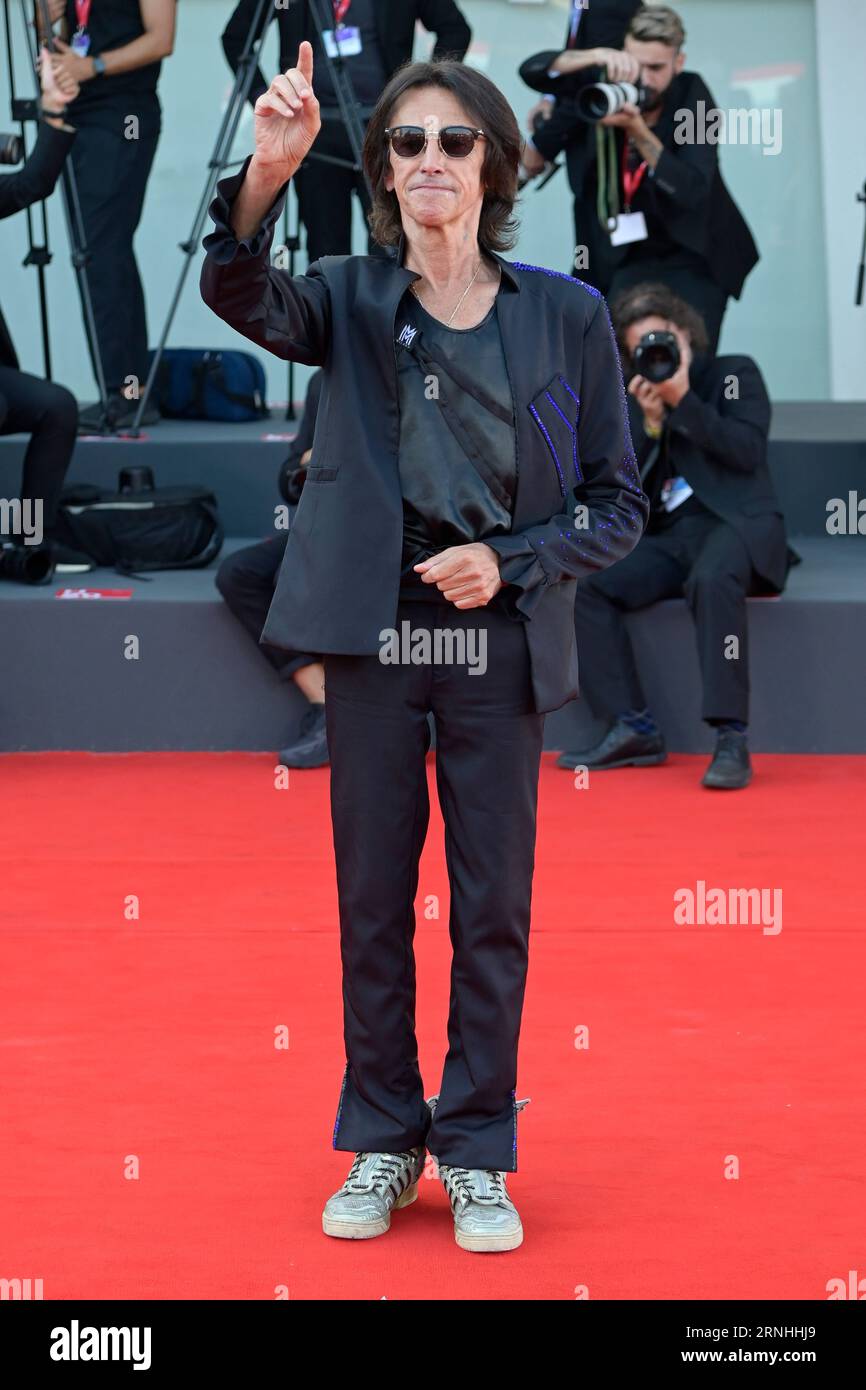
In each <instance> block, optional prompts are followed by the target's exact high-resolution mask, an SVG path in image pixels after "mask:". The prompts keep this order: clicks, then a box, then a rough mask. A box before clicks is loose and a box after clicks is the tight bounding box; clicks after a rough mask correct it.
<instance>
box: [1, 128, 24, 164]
mask: <svg viewBox="0 0 866 1390" xmlns="http://www.w3.org/2000/svg"><path fill="white" fill-rule="evenodd" d="M23 158H24V142H23V140H22V139H21V136H20V135H8V134H7V133H6V131H5V130H4V131H0V164H20V163H21V161H22V159H23Z"/></svg>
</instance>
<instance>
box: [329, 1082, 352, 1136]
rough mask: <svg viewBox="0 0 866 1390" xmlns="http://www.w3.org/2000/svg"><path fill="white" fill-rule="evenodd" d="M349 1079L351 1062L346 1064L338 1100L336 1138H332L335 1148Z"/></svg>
mask: <svg viewBox="0 0 866 1390" xmlns="http://www.w3.org/2000/svg"><path fill="white" fill-rule="evenodd" d="M348 1079H349V1063H348V1062H347V1063H346V1066H345V1069H344V1071H343V1084H342V1086H341V1087H340V1099H339V1101H338V1103H337V1118H336V1120H335V1122H334V1138H333V1140H332V1142H331V1147H332V1148H333V1149H335V1148H336V1147H337V1130H338V1129H339V1128H340V1116H341V1115H342V1113H343V1097H344V1095H345V1094H346V1082H347V1081H348Z"/></svg>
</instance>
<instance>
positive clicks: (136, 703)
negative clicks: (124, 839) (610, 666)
mask: <svg viewBox="0 0 866 1390" xmlns="http://www.w3.org/2000/svg"><path fill="white" fill-rule="evenodd" d="M238 544H239V542H231V543H230V544H229V545H228V546H227V547H226V551H228V550H231V549H232V548H234V547H235V546H237V545H238ZM798 544H799V547H800V550H801V553H802V554H803V556H804V563H803V564H802V565H801V566H799V567H798V568H796V569H795V570H794V571H793V572H792V575H791V578H790V581H789V588H788V591H787V592H786V593H785V594H784V595H783V596H782V597H781V598H778V599H766V600H765V599H756V600H750V603H749V608H750V612H749V632H750V649H751V659H752V689H753V711H752V724H751V745H752V747H753V749H754V750H755V751H759V752H798V753H863V752H866V720H864V700H863V691H864V689H866V583H864V582H863V581H864V570H866V567H864V554H866V551H864V548H863V547H864V546H866V541H860V540H857V539H853V538H852V539H848V538H837V539H828V538H825V539H824V540H822V541H815V540H812V539H809V538H805V539H803V540H801V541H799V542H798ZM215 568H216V567H215V566H211V567H210V568H209V569H208V570H201V571H192V572H187V573H178V572H174V573H170V574H160V575H155V576H154V577H153V579H152V581H151V582H150V583H144V582H143V581H136V580H127V579H125V578H122V577H121V576H119V575H117V574H115V573H114V572H113V571H110V570H101V571H95V572H94V573H92V574H91V575H88V576H83V577H74V578H70V579H69V580H68V581H64V582H66V583H68V585H69V587H76V588H77V587H79V586H81V585H82V584H84V585H86V586H89V587H106V588H127V587H128V588H131V589H132V590H133V598H132V599H131V600H129V601H126V600H87V599H78V600H60V599H58V598H56V597H55V594H56V591H57V589H58V588H60V587H61V585H60V584H58V583H57V582H56V581H55V583H53V584H52V585H50V586H47V587H45V588H34V589H31V588H27V587H26V586H23V585H17V584H16V585H13V584H5V583H4V584H2V585H0V627H2V632H3V645H4V652H5V656H6V660H5V662H4V679H3V681H2V682H0V748H2V750H3V751H6V752H9V751H37V750H49V749H89V750H92V751H98V752H134V751H144V750H223V751H227V750H250V751H273V752H276V750H278V749H279V748H280V747H281V746H283V745H284V744H285V743H286V742H287V741H288V740H289V738H290V737H292V736H293V734H294V733H295V731H296V730H297V727H298V723H299V720H300V717H301V715H302V713H303V711H304V709H305V708H306V706H305V703H304V701H303V699H302V697H301V696H300V695H299V693H298V692H297V690H296V689H295V687H294V685H293V684H292V683H291V682H284V681H281V680H280V679H279V678H278V676H277V675H276V674H275V673H274V671H273V669H272V668H271V666H270V665H269V664H268V663H267V661H266V660H265V658H264V656H263V655H262V653H261V652H260V651H259V650H258V649H257V647H256V645H255V644H254V643H253V642H252V641H251V640H250V638H249V637H248V636H247V635H246V633H245V632H243V631H242V629H241V628H240V627H239V625H238V624H237V623H236V622H235V620H234V619H233V618H232V617H231V616H230V614H229V613H228V612H227V611H226V609H225V606H224V605H223V603H222V600H221V599H220V596H219V594H218V593H217V591H216V589H215V587H214V573H215ZM628 622H629V627H630V631H631V633H632V637H633V641H634V644H635V650H636V653H637V658H638V664H639V668H640V671H641V676H642V679H643V680H644V683H645V689H646V693H647V697H648V699H649V702H650V705H651V707H652V709H653V711H654V713H655V714H656V717H657V718H658V720H659V722H660V724H661V726H662V728H663V729H664V731H665V735H666V737H667V740H668V745H669V747H670V748H671V750H672V751H674V752H706V751H708V750H709V749H710V747H711V743H712V736H711V733H710V731H709V729H708V728H707V726H706V725H704V724H703V723H702V722H701V720H700V680H699V672H698V665H697V656H696V648H695V642H694V635H693V627H692V623H691V619H690V617H689V614H688V612H687V610H686V607H685V604H684V603H683V602H682V601H681V600H674V601H670V602H665V603H661V604H657V605H655V606H654V607H653V608H651V609H646V610H644V611H643V612H642V613H639V614H634V615H632V616H631V617H630V618H629V619H628ZM130 635H134V636H135V637H137V638H138V644H139V657H138V659H137V660H127V659H126V657H125V655H124V650H125V646H126V642H127V638H128V637H129V636H130ZM596 732H597V726H596V725H595V724H594V722H593V721H592V719H591V717H590V715H589V713H588V711H587V709H586V706H585V704H584V703H583V702H582V701H580V700H577V701H573V702H572V703H571V704H569V705H568V706H566V707H565V708H564V709H562V710H559V711H557V712H555V713H554V714H552V715H550V716H548V719H547V721H546V731H545V747H546V748H548V749H561V748H579V747H585V746H587V743H588V742H591V741H592V738H593V736H594V734H595V733H596Z"/></svg>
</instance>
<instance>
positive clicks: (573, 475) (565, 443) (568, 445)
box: [527, 373, 583, 497]
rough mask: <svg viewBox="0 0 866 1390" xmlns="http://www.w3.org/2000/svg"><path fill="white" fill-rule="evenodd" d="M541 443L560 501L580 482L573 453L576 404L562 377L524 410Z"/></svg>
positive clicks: (571, 389)
mask: <svg viewBox="0 0 866 1390" xmlns="http://www.w3.org/2000/svg"><path fill="white" fill-rule="evenodd" d="M527 409H528V410H529V413H530V415H531V416H532V418H533V420H534V421H535V426H536V428H537V429H538V430H539V431H540V433H541V436H542V438H543V439H544V443H545V446H546V448H547V452H548V454H549V455H550V463H551V467H552V468H554V469H555V470H556V479H557V482H558V484H559V490H560V492H561V493H562V495H563V497H565V496H566V495H567V494H568V491H569V490H570V489H571V488H573V487H574V486H575V485H576V484H577V483H581V482H582V481H583V474H582V473H581V471H580V458H579V456H578V450H577V427H578V421H579V419H580V400H579V399H578V396H577V392H576V391H575V390H574V388H573V387H572V386H570V385H569V383H568V381H567V380H566V379H565V377H564V376H561V375H560V374H559V373H557V375H556V376H554V377H551V379H550V381H549V382H548V383H547V385H546V386H545V387H543V389H542V390H541V391H539V392H538V393H537V394H536V395H535V396H533V398H532V400H531V401H530V402H529V405H528V407H527Z"/></svg>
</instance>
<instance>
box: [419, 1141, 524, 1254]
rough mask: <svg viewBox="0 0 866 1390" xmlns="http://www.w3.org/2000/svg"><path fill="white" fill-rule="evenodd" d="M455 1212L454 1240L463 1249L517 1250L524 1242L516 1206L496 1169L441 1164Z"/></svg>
mask: <svg viewBox="0 0 866 1390" xmlns="http://www.w3.org/2000/svg"><path fill="white" fill-rule="evenodd" d="M439 1176H440V1178H441V1179H442V1182H443V1183H444V1185H445V1191H446V1192H447V1193H448V1198H449V1201H450V1202H451V1210H452V1212H453V1213H454V1239H455V1240H456V1241H457V1244H458V1245H459V1246H461V1247H462V1248H463V1249H464V1250H476V1251H485V1250H516V1249H517V1247H518V1245H521V1244H522V1243H523V1227H522V1225H521V1224H520V1217H519V1216H518V1214H517V1208H516V1206H515V1205H514V1203H513V1202H512V1200H511V1198H510V1197H509V1195H508V1192H507V1190H506V1187H505V1174H504V1173H500V1172H499V1171H498V1170H497V1169H495V1168H453V1167H451V1165H450V1164H448V1163H441V1164H440V1165H439Z"/></svg>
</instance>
